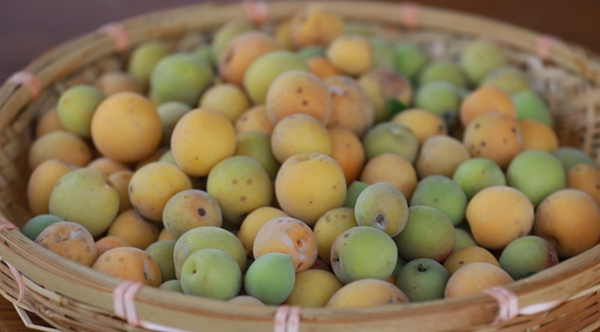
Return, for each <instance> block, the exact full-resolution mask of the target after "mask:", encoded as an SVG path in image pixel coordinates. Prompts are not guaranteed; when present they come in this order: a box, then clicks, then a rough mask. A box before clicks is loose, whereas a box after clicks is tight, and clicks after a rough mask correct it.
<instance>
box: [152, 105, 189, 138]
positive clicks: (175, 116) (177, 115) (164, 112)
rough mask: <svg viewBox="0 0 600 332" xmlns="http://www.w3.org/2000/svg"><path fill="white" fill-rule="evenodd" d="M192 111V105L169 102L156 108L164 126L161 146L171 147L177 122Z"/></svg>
mask: <svg viewBox="0 0 600 332" xmlns="http://www.w3.org/2000/svg"><path fill="white" fill-rule="evenodd" d="M191 110H192V108H191V107H190V105H188V104H186V103H183V102H180V101H168V102H166V103H164V104H160V105H159V106H158V107H157V108H156V111H157V112H158V116H159V117H160V124H161V125H162V136H161V144H162V145H163V146H169V144H170V143H171V135H172V134H173V129H175V125H176V124H177V121H179V119H181V117H182V116H184V115H185V114H186V113H187V112H189V111H191Z"/></svg>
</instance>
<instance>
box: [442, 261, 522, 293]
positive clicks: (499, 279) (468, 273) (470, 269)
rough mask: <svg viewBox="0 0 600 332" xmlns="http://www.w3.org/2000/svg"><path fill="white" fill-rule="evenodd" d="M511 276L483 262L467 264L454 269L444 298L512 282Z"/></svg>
mask: <svg viewBox="0 0 600 332" xmlns="http://www.w3.org/2000/svg"><path fill="white" fill-rule="evenodd" d="M513 281H514V280H513V279H512V278H511V276H510V275H509V274H508V273H507V272H506V271H504V270H502V269H501V268H500V267H498V266H496V265H493V264H490V263H484V262H475V263H471V264H467V265H465V266H463V267H462V268H460V269H458V270H456V272H454V274H453V275H452V276H450V279H448V283H446V289H445V291H444V298H454V297H459V296H464V295H470V294H475V293H478V292H481V291H483V290H484V289H486V288H490V287H493V286H502V285H506V284H509V283H511V282H513Z"/></svg>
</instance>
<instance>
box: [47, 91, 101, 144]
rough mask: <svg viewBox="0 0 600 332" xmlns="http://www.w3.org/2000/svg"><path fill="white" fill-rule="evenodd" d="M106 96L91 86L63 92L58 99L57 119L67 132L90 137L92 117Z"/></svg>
mask: <svg viewBox="0 0 600 332" xmlns="http://www.w3.org/2000/svg"><path fill="white" fill-rule="evenodd" d="M104 99H106V95H105V94H104V92H102V91H101V90H100V89H98V88H97V87H95V86H93V85H88V84H80V85H76V86H73V87H71V88H69V89H67V91H65V92H63V93H62V94H61V96H60V98H59V99H58V106H57V112H58V118H59V119H60V123H61V124H62V125H63V127H65V129H67V130H68V131H70V132H72V133H74V134H77V135H79V136H81V137H83V138H90V137H91V123H92V116H93V115H94V112H95V111H96V108H97V107H98V105H100V103H101V102H102V101H103V100H104Z"/></svg>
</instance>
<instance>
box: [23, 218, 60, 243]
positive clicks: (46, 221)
mask: <svg viewBox="0 0 600 332" xmlns="http://www.w3.org/2000/svg"><path fill="white" fill-rule="evenodd" d="M59 221H63V219H62V218H60V217H57V216H54V215H51V214H40V215H37V216H35V217H33V218H31V219H29V220H28V221H27V222H26V223H25V225H24V226H23V228H21V233H23V235H25V236H27V237H28V238H29V239H30V240H31V241H35V239H36V238H37V237H38V235H40V233H41V232H42V231H43V230H44V229H45V228H46V227H48V226H50V225H52V224H54V223H57V222H59Z"/></svg>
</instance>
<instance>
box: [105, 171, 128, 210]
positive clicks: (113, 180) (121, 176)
mask: <svg viewBox="0 0 600 332" xmlns="http://www.w3.org/2000/svg"><path fill="white" fill-rule="evenodd" d="M132 177H133V171H131V170H128V169H127V170H122V171H117V172H114V173H112V174H111V175H109V176H108V182H110V184H111V185H112V186H113V187H114V188H115V189H116V190H117V193H118V194H119V202H120V204H119V213H121V212H123V211H127V210H129V209H133V205H131V200H130V199H129V181H131V178H132Z"/></svg>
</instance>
